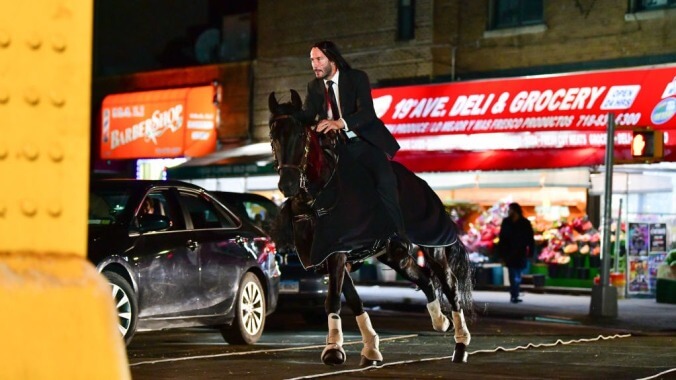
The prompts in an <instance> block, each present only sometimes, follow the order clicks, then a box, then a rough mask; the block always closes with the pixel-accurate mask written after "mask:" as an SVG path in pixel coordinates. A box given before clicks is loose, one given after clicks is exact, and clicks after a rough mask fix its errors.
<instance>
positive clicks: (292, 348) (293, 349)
mask: <svg viewBox="0 0 676 380" xmlns="http://www.w3.org/2000/svg"><path fill="white" fill-rule="evenodd" d="M416 337H418V334H409V335H395V336H391V337H387V338H381V339H380V341H381V342H386V341H391V340H399V339H407V338H416ZM354 344H361V340H354V341H349V342H345V344H343V345H344V346H349V345H354ZM325 346H326V345H325V344H321V345H314V346H301V347H286V348H275V349H267V350H255V351H244V352H226V353H222V354H213V355H198V356H185V357H182V358H169V359H157V360H147V361H142V362H138V363H131V364H129V367H136V366H140V365H145V364H159V363H170V362H179V361H185V360H198V359H212V358H222V357H227V356H243V355H253V354H267V353H272V352H284V351H296V350H310V349H323V348H324V347H325Z"/></svg>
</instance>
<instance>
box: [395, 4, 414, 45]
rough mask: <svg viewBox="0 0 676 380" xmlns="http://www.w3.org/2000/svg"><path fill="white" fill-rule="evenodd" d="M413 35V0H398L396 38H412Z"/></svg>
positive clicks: (403, 39)
mask: <svg viewBox="0 0 676 380" xmlns="http://www.w3.org/2000/svg"><path fill="white" fill-rule="evenodd" d="M414 37H415V0H399V12H398V17H397V39H398V40H400V41H408V40H412V39H413V38H414Z"/></svg>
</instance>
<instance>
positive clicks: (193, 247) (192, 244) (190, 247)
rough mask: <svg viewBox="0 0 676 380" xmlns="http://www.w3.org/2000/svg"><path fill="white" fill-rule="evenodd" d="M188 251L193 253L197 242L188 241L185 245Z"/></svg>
mask: <svg viewBox="0 0 676 380" xmlns="http://www.w3.org/2000/svg"><path fill="white" fill-rule="evenodd" d="M185 246H186V247H188V249H189V250H191V251H194V250H196V249H197V242H196V241H194V240H188V243H187V244H186V245H185Z"/></svg>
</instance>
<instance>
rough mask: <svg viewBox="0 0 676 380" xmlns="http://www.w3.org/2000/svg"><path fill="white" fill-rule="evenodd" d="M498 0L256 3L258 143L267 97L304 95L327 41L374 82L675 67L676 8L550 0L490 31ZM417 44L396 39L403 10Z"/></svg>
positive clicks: (631, 1)
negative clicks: (314, 57)
mask: <svg viewBox="0 0 676 380" xmlns="http://www.w3.org/2000/svg"><path fill="white" fill-rule="evenodd" d="M498 3H499V1H494V0H471V1H470V0H418V1H414V0H399V1H392V0H372V1H369V2H363V1H357V0H346V1H318V2H303V4H302V6H301V5H299V2H297V1H291V0H274V1H273V0H259V1H258V22H257V25H258V30H257V34H258V52H257V59H256V60H255V62H254V78H255V79H254V101H253V138H254V140H258V141H265V140H266V139H267V135H268V131H267V120H268V110H267V97H268V95H269V94H270V92H271V91H275V92H278V97H280V96H281V99H284V98H285V97H286V99H288V96H289V95H288V90H289V89H291V88H293V89H296V90H298V91H299V92H300V93H301V96H304V94H305V90H306V84H307V82H308V81H309V80H310V79H311V78H312V72H311V70H310V62H309V47H310V46H311V45H312V43H313V42H315V41H317V40H321V39H330V40H333V41H334V42H336V43H337V44H338V46H339V47H340V48H341V50H342V52H343V55H344V56H345V57H346V59H347V60H348V61H349V62H350V63H351V64H352V65H353V66H354V67H357V68H360V69H363V70H365V71H367V72H368V74H369V76H370V79H371V82H372V86H377V87H386V86H393V85H401V84H411V83H438V82H450V81H455V80H463V79H472V78H486V77H501V76H504V77H506V76H521V75H535V74H555V73H560V72H570V71H581V70H593V69H607V68H615V67H631V66H641V65H649V64H660V63H668V62H676V9H674V8H665V9H641V6H642V4H644V3H645V4H649V3H651V2H650V1H647V2H646V1H643V2H642V1H640V0H628V1H620V0H544V1H542V10H541V15H540V17H541V19H540V20H538V21H537V22H534V23H530V24H528V25H519V26H516V27H507V28H504V27H500V28H497V27H495V28H494V27H491V25H492V17H494V16H493V15H494V14H495V13H494V10H495V9H494V8H495V7H496V6H498V5H499V4H498ZM408 4H410V5H411V6H412V7H413V13H412V15H413V17H412V31H413V38H410V39H405V40H402V39H401V38H398V34H399V33H400V32H401V28H405V27H406V26H405V23H406V22H405V21H404V22H403V24H402V21H401V20H400V18H401V17H400V16H401V14H400V11H401V9H402V6H406V5H408Z"/></svg>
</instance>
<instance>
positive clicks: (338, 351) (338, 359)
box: [322, 345, 345, 365]
mask: <svg viewBox="0 0 676 380" xmlns="http://www.w3.org/2000/svg"><path fill="white" fill-rule="evenodd" d="M322 362H323V363H324V364H326V365H341V364H343V363H345V350H343V347H341V346H339V345H330V346H326V348H324V351H323V352H322Z"/></svg>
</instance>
